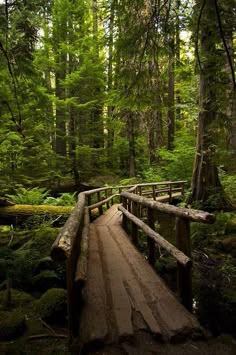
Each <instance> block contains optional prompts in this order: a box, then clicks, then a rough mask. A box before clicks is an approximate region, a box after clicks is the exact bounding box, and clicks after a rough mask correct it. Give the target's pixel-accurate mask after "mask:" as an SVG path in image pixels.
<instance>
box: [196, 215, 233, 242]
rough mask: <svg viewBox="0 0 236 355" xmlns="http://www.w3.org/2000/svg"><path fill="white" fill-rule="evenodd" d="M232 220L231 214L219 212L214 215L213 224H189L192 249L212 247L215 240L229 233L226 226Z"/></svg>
mask: <svg viewBox="0 0 236 355" xmlns="http://www.w3.org/2000/svg"><path fill="white" fill-rule="evenodd" d="M233 218H234V214H233V213H224V212H220V213H217V215H216V221H215V223H213V224H209V225H205V224H202V223H191V239H192V244H193V247H194V248H203V247H206V246H208V245H213V244H214V242H215V241H216V238H220V239H222V238H224V236H225V235H227V233H228V232H229V229H228V226H229V225H231V221H232V219H233Z"/></svg>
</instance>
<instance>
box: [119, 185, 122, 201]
mask: <svg viewBox="0 0 236 355" xmlns="http://www.w3.org/2000/svg"><path fill="white" fill-rule="evenodd" d="M121 192H122V188H121V187H119V194H121ZM120 203H122V197H121V196H120Z"/></svg>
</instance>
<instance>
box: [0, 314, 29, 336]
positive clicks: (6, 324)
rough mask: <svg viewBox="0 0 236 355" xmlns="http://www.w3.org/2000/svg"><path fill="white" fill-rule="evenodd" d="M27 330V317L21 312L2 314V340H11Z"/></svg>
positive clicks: (0, 320)
mask: <svg viewBox="0 0 236 355" xmlns="http://www.w3.org/2000/svg"><path fill="white" fill-rule="evenodd" d="M24 330H25V315H24V314H23V313H21V312H19V311H13V312H5V311H1V312H0V340H4V341H6V340H11V339H14V338H16V337H17V336H19V335H21V334H22V333H23V332H24Z"/></svg>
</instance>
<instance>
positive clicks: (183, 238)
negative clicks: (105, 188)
mask: <svg viewBox="0 0 236 355" xmlns="http://www.w3.org/2000/svg"><path fill="white" fill-rule="evenodd" d="M134 192H136V193H137V190H135V189H134V188H131V189H130V190H128V192H122V193H121V198H122V206H119V210H120V211H121V212H122V213H123V222H122V224H123V228H124V229H125V230H127V222H128V220H129V221H131V226H132V227H131V228H132V229H131V236H132V241H133V243H134V244H136V243H137V241H138V228H140V229H141V230H142V231H144V232H145V234H146V235H147V238H148V239H147V247H148V252H147V253H148V261H149V262H150V264H152V265H154V263H155V260H156V253H155V244H158V245H159V246H160V247H162V248H163V249H165V250H166V251H167V252H168V253H169V254H171V255H172V256H173V257H174V258H175V259H176V261H177V270H178V276H177V278H178V293H179V297H180V299H181V301H182V303H183V304H184V306H185V307H186V308H187V309H188V310H190V311H191V310H192V261H191V242H190V222H191V221H194V222H200V223H213V222H214V220H215V217H214V215H213V214H210V213H207V212H204V211H199V210H194V209H188V208H179V207H175V206H172V205H168V204H165V203H161V202H158V201H150V199H147V198H145V197H143V196H139V195H137V194H135V193H134ZM140 207H141V208H140ZM143 208H145V209H147V213H146V215H147V224H145V223H144V222H143V221H142V219H141V218H142V215H140V214H142V210H143ZM155 210H157V211H160V212H162V213H166V214H169V215H173V216H175V217H176V231H175V235H176V246H177V247H175V246H174V245H172V244H170V243H169V242H168V241H167V240H165V239H164V238H163V237H162V236H161V235H160V234H158V233H157V232H156V231H155V227H154V226H155V214H154V211H155Z"/></svg>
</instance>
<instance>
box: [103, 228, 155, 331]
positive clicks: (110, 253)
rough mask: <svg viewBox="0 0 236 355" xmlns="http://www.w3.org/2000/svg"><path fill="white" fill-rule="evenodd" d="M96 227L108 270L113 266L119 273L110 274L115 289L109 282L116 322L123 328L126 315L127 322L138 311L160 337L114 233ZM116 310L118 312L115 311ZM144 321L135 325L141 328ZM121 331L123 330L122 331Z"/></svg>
mask: <svg viewBox="0 0 236 355" xmlns="http://www.w3.org/2000/svg"><path fill="white" fill-rule="evenodd" d="M97 228H98V230H99V234H100V235H101V236H102V237H101V238H103V249H104V253H105V257H106V260H107V262H108V263H107V268H108V271H109V270H112V269H113V268H116V269H115V273H117V271H118V273H119V275H118V276H117V275H114V274H113V273H112V271H111V274H110V278H111V280H112V281H113V282H114V283H115V284H116V285H115V289H114V284H111V286H112V294H113V302H114V304H113V306H114V313H115V315H116V318H117V316H118V317H119V318H117V324H119V323H120V322H121V324H120V328H123V327H124V323H127V319H126V317H128V322H129V320H130V319H133V318H134V317H133V315H134V314H133V312H138V313H139V314H141V316H142V318H143V320H144V322H145V323H146V325H147V326H148V328H149V330H150V331H151V332H152V333H154V334H155V335H156V336H158V337H161V336H162V332H161V328H160V326H159V324H158V322H157V321H156V319H155V318H154V316H153V314H152V311H151V309H150V308H149V306H148V305H147V302H146V300H145V297H144V295H143V293H142V290H141V288H140V286H139V283H138V280H137V279H136V275H135V274H134V273H133V272H132V269H131V268H130V264H129V263H128V262H127V261H126V259H125V258H124V256H123V254H122V253H121V250H120V248H119V246H118V244H117V243H116V242H115V241H114V235H113V232H112V230H111V228H106V227H102V226H99V227H97ZM118 238H119V236H118ZM108 260H109V261H108ZM110 263H112V264H110ZM114 264H115V266H114ZM113 272H114V269H113ZM117 280H119V281H118V284H117ZM117 287H118V290H119V294H117ZM124 291H126V296H124ZM120 292H121V297H122V298H121V299H120V298H119V296H120ZM127 296H128V297H127ZM124 300H125V302H128V305H127V304H126V305H125V306H124V304H125V302H124ZM120 304H122V305H123V312H124V314H123V315H121V313H122V311H121V307H120ZM130 307H132V316H131V313H130V311H131V309H130ZM116 310H118V313H117V312H116ZM120 317H121V318H120ZM145 323H143V322H140V324H139V326H138V325H137V324H136V327H138V328H139V327H140V328H141V329H143V327H144V324H145ZM134 327H135V326H134V325H133V328H134ZM118 328H119V326H118ZM122 333H125V332H124V331H122Z"/></svg>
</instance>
